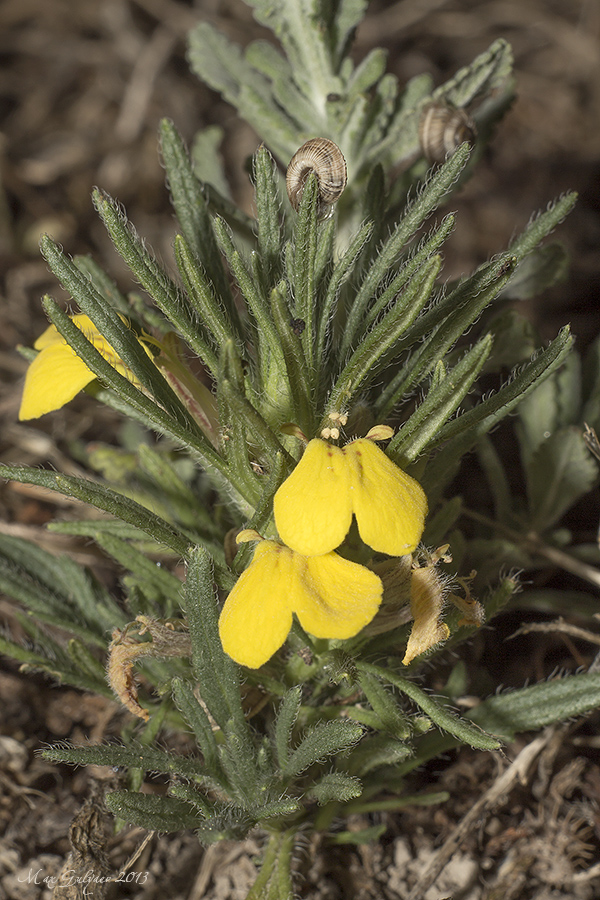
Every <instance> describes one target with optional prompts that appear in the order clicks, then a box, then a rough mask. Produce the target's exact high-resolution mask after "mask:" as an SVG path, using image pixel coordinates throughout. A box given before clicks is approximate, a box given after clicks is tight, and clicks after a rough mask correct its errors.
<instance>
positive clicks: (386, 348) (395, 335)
mask: <svg viewBox="0 0 600 900" xmlns="http://www.w3.org/2000/svg"><path fill="white" fill-rule="evenodd" d="M440 265H441V260H440V257H439V256H434V257H432V259H430V260H429V261H428V262H426V263H425V265H423V266H422V267H421V269H420V270H419V271H418V272H417V274H416V275H414V276H413V278H412V279H411V280H410V282H409V284H408V285H407V286H406V288H405V290H404V292H403V294H402V296H401V297H400V298H399V300H398V302H397V303H396V304H395V306H394V307H392V309H390V310H389V312H388V313H387V314H386V315H385V316H384V317H383V319H382V320H381V321H380V322H379V323H378V324H377V325H376V326H375V327H374V328H373V329H372V330H371V331H370V332H369V333H368V334H367V335H366V336H365V338H364V339H363V341H362V342H361V344H360V345H359V346H358V347H357V349H356V350H355V351H354V353H353V354H352V356H351V357H350V359H349V361H348V363H347V364H346V366H345V368H344V369H343V371H342V373H341V375H340V376H339V378H338V379H337V381H336V382H335V385H334V386H333V388H332V391H331V394H330V397H329V402H328V406H329V409H332V410H340V409H345V408H346V407H347V405H348V404H349V402H350V400H351V399H352V398H353V397H354V396H355V395H356V392H357V391H358V390H359V389H363V388H364V387H365V386H366V384H368V383H369V382H370V381H371V380H372V379H373V378H375V377H376V376H377V373H378V371H379V367H380V365H381V363H382V362H383V361H384V360H386V359H387V356H388V355H389V354H390V352H391V351H394V352H395V351H396V344H397V342H398V340H399V339H401V336H402V335H403V334H404V333H405V332H406V330H407V329H408V328H409V326H410V325H411V323H412V322H414V320H415V319H416V317H417V316H418V315H419V313H420V312H421V310H422V309H423V307H424V305H425V304H426V303H427V301H428V300H429V298H430V297H431V292H432V290H433V285H434V282H435V279H436V276H437V274H438V272H439V269H440ZM383 418H385V416H384V417H383Z"/></svg>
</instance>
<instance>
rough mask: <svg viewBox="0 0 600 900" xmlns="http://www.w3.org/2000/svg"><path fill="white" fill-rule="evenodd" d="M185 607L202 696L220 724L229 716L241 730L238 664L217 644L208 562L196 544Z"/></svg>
mask: <svg viewBox="0 0 600 900" xmlns="http://www.w3.org/2000/svg"><path fill="white" fill-rule="evenodd" d="M185 608H186V610H187V615H188V622H189V628H190V637H191V640H192V664H193V667H194V672H195V675H196V678H197V679H198V684H199V685H200V692H201V696H202V699H203V700H204V702H205V703H206V705H207V707H208V710H209V712H210V714H211V715H212V716H213V718H214V719H215V721H216V722H217V724H218V725H219V726H220V727H221V728H224V727H225V725H226V724H227V722H228V721H229V720H230V719H233V721H234V722H235V723H236V727H237V728H238V729H239V730H240V731H241V732H244V733H245V732H246V731H247V727H248V726H247V724H246V720H245V718H244V713H243V710H242V703H241V698H240V682H239V668H238V666H237V665H236V664H235V663H234V661H233V660H232V659H230V658H229V657H228V656H227V655H226V654H225V653H224V651H223V648H222V647H221V640H220V638H219V624H218V623H219V615H218V607H217V597H216V594H215V589H214V584H213V572H212V562H211V559H210V557H209V555H208V553H206V552H205V551H204V550H202V549H200V548H196V549H195V550H193V551H192V553H191V554H190V562H189V566H188V571H187V579H186V586H185Z"/></svg>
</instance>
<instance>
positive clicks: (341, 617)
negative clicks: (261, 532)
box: [219, 541, 383, 669]
mask: <svg viewBox="0 0 600 900" xmlns="http://www.w3.org/2000/svg"><path fill="white" fill-rule="evenodd" d="M382 593H383V585H382V583H381V580H380V579H379V578H378V577H377V575H375V574H374V573H373V572H371V571H369V569H365V568H364V566H359V565H357V564H356V563H353V562H349V561H348V560H346V559H342V557H341V556H338V555H337V554H336V553H327V554H325V555H323V556H313V557H306V556H301V555H300V554H299V553H294V551H293V550H290V549H289V547H284V546H283V544H279V543H276V542H275V541H261V543H259V544H258V545H257V547H256V550H255V551H254V558H253V560H252V562H251V563H250V565H249V566H248V568H247V569H246V571H245V572H244V573H243V574H242V575H241V576H240V578H239V579H238V581H237V583H236V585H235V587H234V588H233V590H232V591H231V593H230V594H229V596H228V598H227V600H226V601H225V605H224V607H223V610H222V612H221V616H220V618H219V634H220V637H221V643H222V645H223V649H224V650H225V653H227V654H228V655H229V656H231V658H232V659H234V660H235V661H236V662H237V663H239V664H240V665H242V666H248V667H249V668H251V669H257V668H258V667H259V666H262V665H263V663H266V662H267V660H269V659H270V658H271V656H272V655H273V654H274V653H276V651H277V650H279V648H280V647H281V645H282V644H283V643H284V641H285V639H286V637H287V635H288V632H289V630H290V628H291V627H292V613H296V615H297V616H298V619H299V620H300V623H301V625H302V627H303V628H305V629H306V630H307V631H309V632H310V633H311V634H314V635H315V637H319V638H339V639H344V638H349V637H353V636H354V635H355V634H357V633H358V632H359V631H360V630H361V628H364V626H365V625H366V624H367V623H368V622H370V621H371V619H372V618H373V616H374V615H375V613H376V612H377V610H378V609H379V604H380V603H381V596H382Z"/></svg>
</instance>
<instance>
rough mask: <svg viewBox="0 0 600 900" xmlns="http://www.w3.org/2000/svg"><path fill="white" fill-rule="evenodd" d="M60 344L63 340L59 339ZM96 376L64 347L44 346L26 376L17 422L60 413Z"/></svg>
mask: <svg viewBox="0 0 600 900" xmlns="http://www.w3.org/2000/svg"><path fill="white" fill-rule="evenodd" d="M61 341H62V338H61ZM95 377H96V376H95V375H94V373H93V372H91V371H90V369H88V367H87V366H86V364H85V363H84V362H83V360H81V359H79V357H78V356H77V355H76V354H75V352H74V351H73V350H72V349H71V348H70V347H69V345H68V344H66V343H64V342H63V343H52V344H50V345H48V346H46V347H45V348H44V349H43V350H42V351H40V353H38V355H37V356H36V358H35V359H34V360H33V361H32V362H31V364H30V366H29V368H28V369H27V373H26V375H25V385H24V388H23V398H22V400H21V408H20V409H19V419H20V421H22V422H23V421H25V420H26V419H37V418H38V417H39V416H43V415H44V414H45V413H48V412H52V410H54V409H60V408H61V406H64V405H65V403H69V401H70V400H72V399H73V397H75V396H76V395H77V394H78V393H79V391H81V390H83V388H84V387H85V386H86V385H88V384H89V383H90V381H93V380H94V378H95Z"/></svg>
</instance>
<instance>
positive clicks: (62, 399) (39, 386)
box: [19, 313, 149, 421]
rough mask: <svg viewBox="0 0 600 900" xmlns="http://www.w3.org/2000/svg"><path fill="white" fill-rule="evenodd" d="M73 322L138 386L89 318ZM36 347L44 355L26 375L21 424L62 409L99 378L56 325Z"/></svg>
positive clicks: (105, 357)
mask: <svg viewBox="0 0 600 900" xmlns="http://www.w3.org/2000/svg"><path fill="white" fill-rule="evenodd" d="M72 321H73V323H74V324H75V325H77V327H78V328H79V330H80V331H83V333H84V334H85V336H86V337H87V339H88V340H89V341H91V343H92V344H93V345H94V347H95V348H96V350H98V352H99V353H101V354H102V356H103V357H104V359H106V360H107V361H108V362H109V363H110V364H111V366H113V368H115V369H116V370H117V371H118V372H120V374H121V375H123V376H125V378H128V379H129V380H130V381H133V383H134V384H138V382H137V380H136V379H135V377H134V376H133V373H132V372H131V370H130V369H129V368H128V367H127V366H126V365H125V364H124V363H123V362H122V360H121V358H120V357H119V356H118V355H117V354H116V353H115V351H114V350H113V348H112V347H111V346H110V344H109V343H108V341H107V340H106V338H104V337H103V336H102V335H101V334H100V332H99V331H98V329H97V328H96V326H95V325H94V323H93V322H92V320H91V319H90V318H89V316H86V315H83V313H80V314H78V315H76V316H73V317H72ZM33 346H34V347H35V349H36V350H39V351H40V352H39V353H38V355H37V356H36V358H35V359H34V360H33V362H32V363H31V364H30V366H29V368H28V370H27V373H26V375H25V385H24V388H23V399H22V401H21V408H20V410H19V419H20V421H24V420H26V419H37V418H39V416H43V415H44V414H45V413H48V412H52V411H53V410H55V409H60V408H61V406H64V405H65V404H66V403H68V402H69V401H70V400H72V399H73V397H75V396H76V395H77V394H78V393H79V391H81V390H83V388H84V387H86V385H88V384H89V383H90V382H91V381H93V380H94V378H95V377H96V376H95V375H94V373H93V372H92V370H91V369H89V368H88V367H87V366H86V364H85V363H84V362H83V360H82V359H80V358H79V357H78V356H77V354H76V353H75V351H74V350H73V349H72V347H70V346H69V344H67V342H66V341H65V339H64V337H63V336H62V334H61V333H60V331H58V329H57V328H56V326H55V325H50V327H49V328H47V329H46V330H45V331H44V332H43V334H41V335H40V336H39V338H38V339H37V340H36V341H35V343H34V345H33ZM142 346H144V345H143V344H142ZM145 349H146V352H149V351H148V350H147V348H145Z"/></svg>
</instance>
